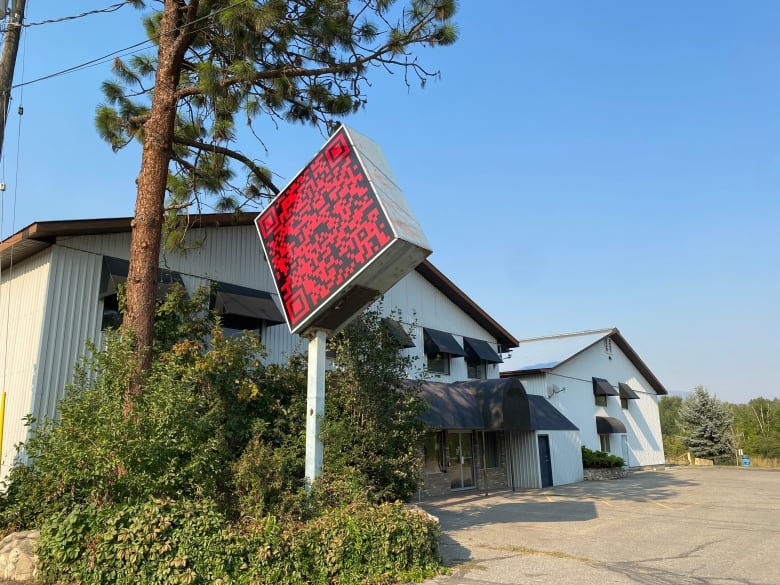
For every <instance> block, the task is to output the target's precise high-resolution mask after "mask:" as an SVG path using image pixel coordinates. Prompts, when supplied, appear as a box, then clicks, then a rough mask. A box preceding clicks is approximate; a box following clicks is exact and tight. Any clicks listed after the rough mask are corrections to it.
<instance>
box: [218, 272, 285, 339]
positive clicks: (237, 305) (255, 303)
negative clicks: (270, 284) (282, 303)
mask: <svg viewBox="0 0 780 585" xmlns="http://www.w3.org/2000/svg"><path fill="white" fill-rule="evenodd" d="M212 308H213V309H214V310H215V311H216V312H217V313H219V314H220V315H223V316H228V315H230V316H235V317H243V318H246V319H249V320H253V319H254V320H260V321H266V322H267V323H269V324H274V325H276V324H278V323H284V317H283V316H282V313H281V311H280V310H279V308H278V307H277V306H276V303H275V302H274V299H273V297H272V296H271V293H269V292H266V291H264V290H256V289H253V288H246V287H243V286H238V285H235V284H227V283H224V282H218V283H217V286H216V292H215V295H214V300H213V304H212ZM246 328H247V329H251V328H252V327H249V326H247V327H246Z"/></svg>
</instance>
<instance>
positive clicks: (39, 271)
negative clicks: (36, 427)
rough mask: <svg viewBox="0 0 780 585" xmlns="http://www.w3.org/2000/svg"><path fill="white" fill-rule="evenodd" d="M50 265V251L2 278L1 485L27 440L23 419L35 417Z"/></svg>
mask: <svg viewBox="0 0 780 585" xmlns="http://www.w3.org/2000/svg"><path fill="white" fill-rule="evenodd" d="M50 259H51V250H46V251H44V252H41V253H40V254H37V255H36V256H34V257H32V258H30V259H28V260H26V261H24V262H22V263H21V264H19V265H15V266H14V267H13V270H12V271H11V270H4V271H3V273H2V282H0V324H1V328H0V376H2V377H1V378H0V380H2V382H3V383H4V384H3V388H1V389H0V390H2V391H5V392H6V404H5V408H6V410H5V428H4V432H3V452H2V461H1V464H0V481H2V480H3V479H5V476H6V474H7V473H8V471H9V470H10V468H11V465H12V464H13V460H14V457H15V455H16V445H17V444H18V443H20V442H22V441H24V440H25V439H26V437H27V427H25V426H24V423H23V419H24V417H26V416H27V415H28V414H30V413H31V412H32V401H33V387H34V384H35V378H36V372H37V367H38V365H39V363H40V361H39V353H40V343H41V334H42V331H43V328H42V322H43V314H44V307H45V305H46V289H47V284H48V281H49V271H50Z"/></svg>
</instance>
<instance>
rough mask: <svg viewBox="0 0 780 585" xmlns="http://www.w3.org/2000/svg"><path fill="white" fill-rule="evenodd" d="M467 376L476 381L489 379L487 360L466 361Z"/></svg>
mask: <svg viewBox="0 0 780 585" xmlns="http://www.w3.org/2000/svg"><path fill="white" fill-rule="evenodd" d="M466 375H467V376H468V377H469V378H472V379H475V380H485V379H487V362H486V361H485V360H466Z"/></svg>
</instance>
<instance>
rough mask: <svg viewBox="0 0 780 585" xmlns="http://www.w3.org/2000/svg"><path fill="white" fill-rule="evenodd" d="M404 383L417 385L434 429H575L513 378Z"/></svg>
mask: <svg viewBox="0 0 780 585" xmlns="http://www.w3.org/2000/svg"><path fill="white" fill-rule="evenodd" d="M407 383H408V384H414V385H417V386H418V387H419V388H420V396H422V397H423V398H424V399H425V400H426V401H427V403H428V409H427V411H426V412H425V414H424V415H423V420H425V422H426V423H428V424H429V425H430V426H431V427H433V428H435V429H453V430H454V429H457V430H484V431H558V430H574V431H576V430H578V429H577V427H576V426H575V425H574V424H573V423H572V422H571V421H570V420H569V419H567V418H566V417H565V416H563V415H562V414H561V413H560V412H559V411H558V410H557V409H556V408H555V407H554V406H553V405H552V404H551V403H550V402H548V401H547V399H545V398H544V397H543V396H534V395H530V396H529V395H528V394H527V393H526V391H525V388H524V387H523V384H522V382H520V380H519V379H517V378H499V379H494V380H469V381H465V382H453V383H449V384H446V383H443V382H427V381H426V382H420V381H415V380H409V381H408V382H407Z"/></svg>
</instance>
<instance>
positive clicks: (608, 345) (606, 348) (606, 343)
mask: <svg viewBox="0 0 780 585" xmlns="http://www.w3.org/2000/svg"><path fill="white" fill-rule="evenodd" d="M604 351H605V352H607V353H608V354H610V355H611V354H612V338H611V337H607V338H606V339H605V340H604Z"/></svg>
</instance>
